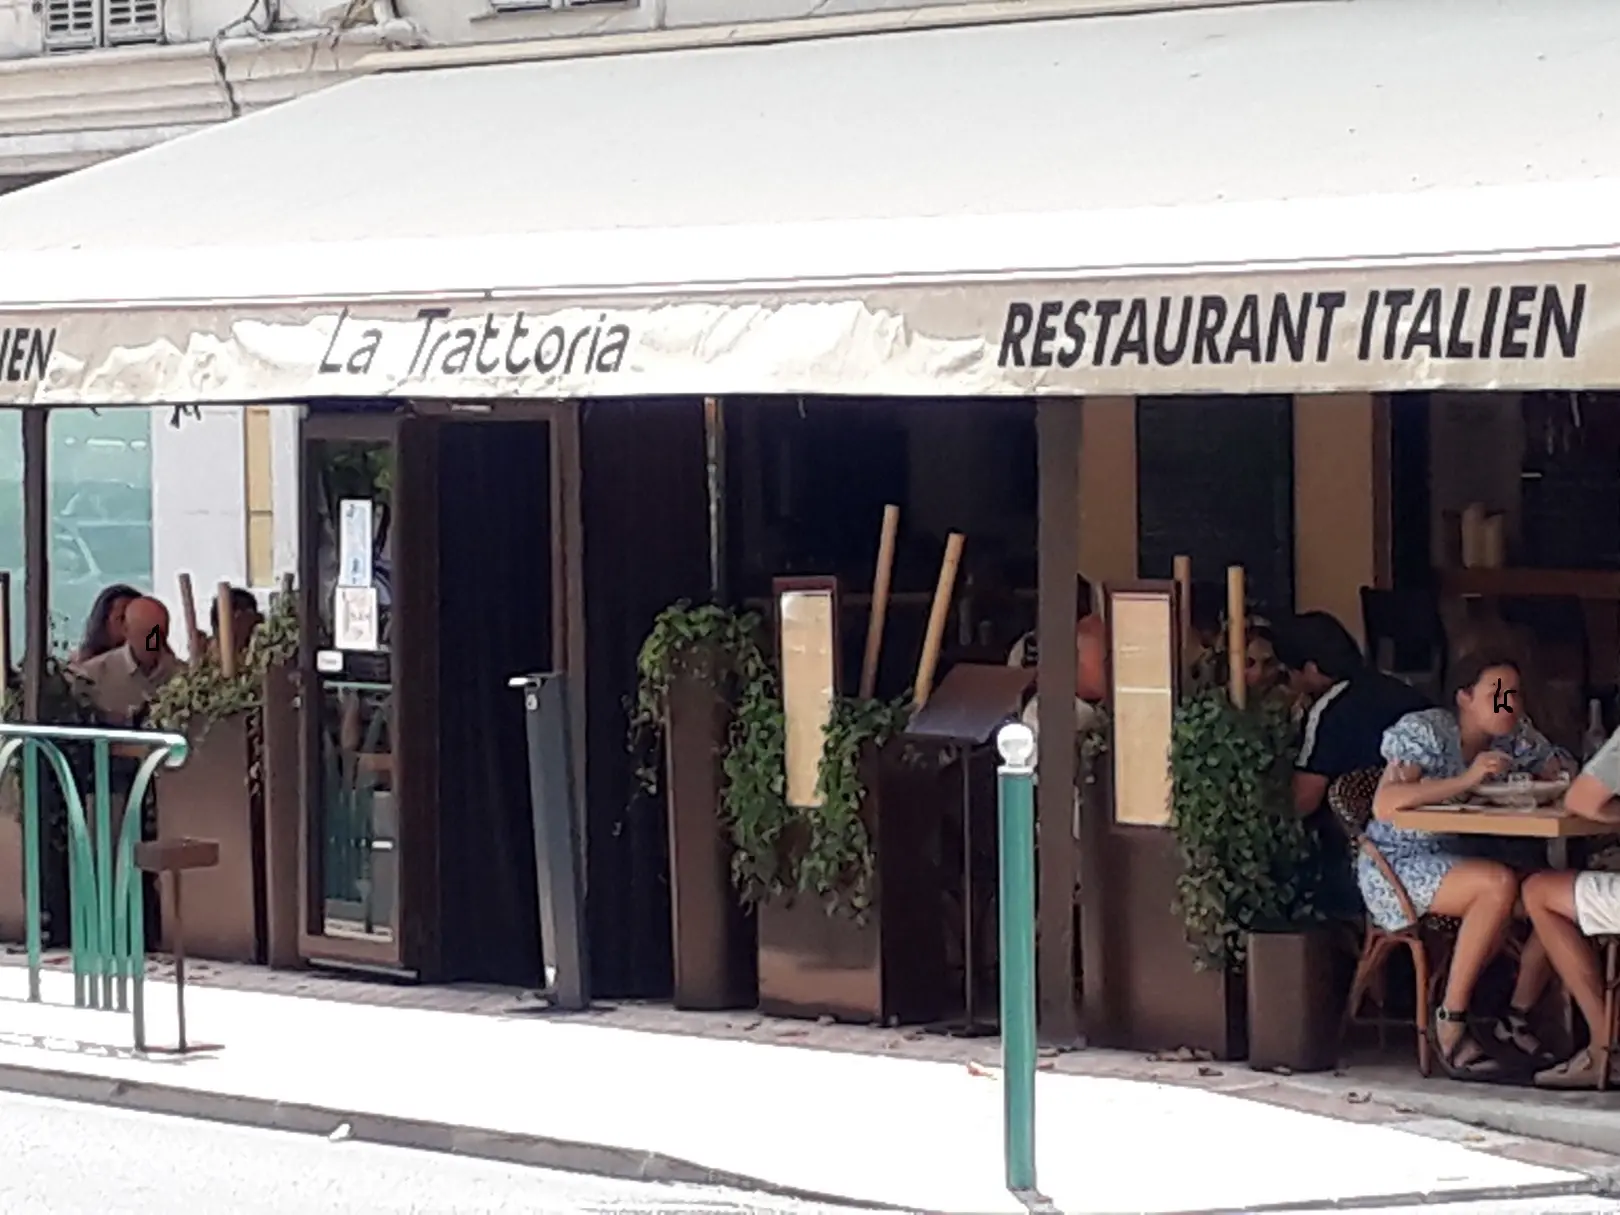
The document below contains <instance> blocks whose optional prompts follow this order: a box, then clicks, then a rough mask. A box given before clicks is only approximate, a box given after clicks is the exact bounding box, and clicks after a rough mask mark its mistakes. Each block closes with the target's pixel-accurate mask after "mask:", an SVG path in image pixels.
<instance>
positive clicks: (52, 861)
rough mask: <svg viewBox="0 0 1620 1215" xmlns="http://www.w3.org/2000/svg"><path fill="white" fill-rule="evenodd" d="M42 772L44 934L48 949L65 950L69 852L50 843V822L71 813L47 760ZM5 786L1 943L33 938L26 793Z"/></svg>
mask: <svg viewBox="0 0 1620 1215" xmlns="http://www.w3.org/2000/svg"><path fill="white" fill-rule="evenodd" d="M20 766H21V765H20V762H19V765H18V767H19V768H20ZM16 770H17V769H15V768H14V769H13V771H16ZM40 774H41V777H42V780H43V783H44V789H43V790H42V796H41V799H40V832H41V835H42V836H43V837H44V838H43V839H42V840H41V844H42V845H43V849H42V851H41V854H40V867H39V880H40V887H41V889H40V929H41V931H40V936H41V938H42V940H43V942H44V944H45V946H46V948H65V947H66V946H68V945H70V944H72V940H71V931H70V928H69V925H70V923H71V915H72V913H71V909H70V905H69V901H68V876H67V854H66V853H64V852H63V851H62V849H61V848H59V847H53V846H52V845H51V842H50V839H49V834H50V826H49V821H50V817H51V815H52V814H53V813H57V812H58V811H60V812H61V813H63V814H65V813H66V811H65V810H62V809H61V808H60V806H59V805H57V804H55V803H57V802H58V800H59V799H58V795H57V793H56V778H55V776H53V775H51V773H50V771H49V769H47V768H46V767H45V764H44V762H43V761H41V763H40ZM5 788H6V791H5V792H4V793H3V794H0V941H7V942H12V943H17V944H21V943H23V942H24V941H26V939H27V936H28V909H27V906H26V902H25V899H24V897H23V895H24V892H23V869H24V858H23V826H22V812H21V810H20V809H19V808H18V807H19V805H20V799H21V794H20V793H16V794H15V796H14V795H13V792H14V790H13V788H12V787H10V786H7V787H5Z"/></svg>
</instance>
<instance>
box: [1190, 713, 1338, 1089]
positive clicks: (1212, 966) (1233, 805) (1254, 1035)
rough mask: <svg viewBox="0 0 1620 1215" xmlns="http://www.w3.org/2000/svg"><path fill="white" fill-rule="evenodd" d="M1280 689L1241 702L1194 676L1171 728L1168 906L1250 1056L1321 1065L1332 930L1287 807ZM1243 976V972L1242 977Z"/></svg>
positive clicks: (1327, 1032)
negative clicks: (1173, 896) (1171, 902)
mask: <svg viewBox="0 0 1620 1215" xmlns="http://www.w3.org/2000/svg"><path fill="white" fill-rule="evenodd" d="M1293 739H1294V726H1293V720H1292V716H1291V714H1290V711H1289V704H1288V702H1287V699H1286V698H1285V697H1284V696H1282V695H1280V694H1277V693H1269V694H1260V695H1257V696H1255V697H1254V699H1253V701H1252V702H1251V703H1250V704H1249V705H1247V706H1246V707H1242V708H1240V707H1238V706H1236V705H1234V704H1233V703H1232V701H1231V700H1230V699H1229V697H1228V695H1227V694H1226V692H1225V690H1224V689H1223V688H1222V687H1221V686H1220V684H1218V683H1214V682H1212V681H1210V682H1200V683H1198V684H1195V687H1194V690H1193V691H1192V692H1191V693H1190V694H1189V695H1188V696H1187V697H1186V698H1185V699H1184V700H1183V702H1182V703H1181V704H1180V705H1179V706H1178V707H1177V709H1176V713H1175V719H1174V723H1173V726H1172V730H1171V744H1170V772H1171V783H1172V810H1173V819H1172V824H1173V828H1174V831H1175V834H1176V840H1177V843H1178V845H1179V848H1180V851H1181V857H1182V862H1183V865H1184V871H1183V873H1182V876H1181V878H1180V879H1179V881H1178V883H1177V910H1178V911H1179V913H1180V915H1181V917H1182V921H1183V923H1184V925H1185V928H1186V935H1187V942H1188V945H1189V947H1190V948H1191V950H1192V953H1193V962H1194V965H1195V966H1196V967H1197V968H1199V969H1201V970H1214V971H1217V972H1219V973H1220V974H1221V975H1222V976H1223V977H1224V978H1225V980H1226V981H1227V982H1228V984H1229V987H1228V993H1229V1001H1228V1009H1229V1012H1230V1013H1231V1015H1232V1016H1233V1017H1241V1018H1242V1019H1243V1025H1242V1026H1241V1027H1239V1028H1238V1029H1237V1031H1236V1032H1234V1033H1232V1034H1231V1035H1230V1037H1231V1040H1232V1041H1234V1042H1241V1041H1243V1040H1244V1039H1245V1038H1246V1039H1247V1043H1248V1055H1249V1060H1250V1063H1251V1065H1252V1066H1255V1067H1264V1068H1287V1069H1289V1070H1294V1071H1309V1070H1322V1069H1324V1068H1328V1067H1332V1066H1333V1064H1334V1058H1333V1054H1334V1051H1335V1049H1336V1045H1337V1035H1336V1027H1337V1023H1338V1009H1337V1008H1336V1007H1335V1005H1334V1000H1333V955H1332V948H1333V946H1332V938H1331V935H1330V934H1329V933H1328V931H1327V930H1326V928H1325V926H1324V925H1323V923H1322V921H1321V920H1320V918H1319V917H1318V915H1317V913H1316V911H1315V908H1314V891H1313V889H1312V888H1311V886H1312V879H1311V875H1312V874H1313V873H1314V871H1315V870H1314V865H1313V859H1314V855H1313V840H1312V837H1311V836H1310V834H1309V832H1308V830H1307V829H1306V827H1305V825H1304V824H1303V822H1302V821H1301V820H1300V817H1299V816H1298V815H1297V814H1296V813H1295V812H1294V806H1293V792H1292V778H1293V763H1294V742H1293ZM1245 981H1246V982H1245Z"/></svg>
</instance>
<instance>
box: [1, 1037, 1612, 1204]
mask: <svg viewBox="0 0 1620 1215" xmlns="http://www.w3.org/2000/svg"><path fill="white" fill-rule="evenodd" d="M0 1091H4V1092H10V1093H19V1094H22V1095H24V1096H30V1097H44V1098H49V1099H52V1100H57V1101H74V1102H80V1103H83V1104H89V1105H102V1106H107V1107H110V1108H113V1109H124V1110H133V1111H135V1112H137V1113H143V1114H163V1115H168V1116H171V1117H178V1118H193V1119H198V1120H201V1121H206V1122H218V1123H224V1124H226V1125H229V1126H245V1127H252V1128H254V1129H257V1130H271V1131H287V1132H291V1133H293V1134H301V1135H312V1136H314V1135H318V1136H321V1137H323V1138H325V1137H327V1136H330V1135H331V1134H332V1132H333V1131H335V1130H337V1129H338V1128H339V1127H342V1126H345V1125H346V1126H347V1127H348V1128H349V1131H350V1135H349V1138H351V1139H353V1140H354V1141H357V1142H361V1143H376V1144H383V1145H386V1146H389V1147H398V1148H407V1149H411V1150H414V1151H422V1152H443V1153H446V1154H448V1155H456V1156H468V1157H473V1158H475V1159H480V1160H494V1161H499V1162H501V1163H505V1164H518V1165H525V1166H528V1167H531V1168H542V1169H551V1170H555V1171H557V1172H563V1173H584V1174H589V1175H592V1176H596V1177H606V1178H609V1179H612V1180H616V1181H643V1182H655V1183H661V1184H666V1185H685V1186H714V1187H721V1188H725V1189H730V1190H741V1191H749V1192H752V1193H756V1194H766V1195H770V1196H772V1197H777V1198H785V1199H790V1200H793V1201H798V1202H806V1203H814V1204H818V1205H826V1206H833V1207H842V1208H846V1209H859V1210H869V1211H910V1210H911V1208H908V1207H903V1206H896V1205H894V1204H891V1203H883V1202H874V1201H871V1200H869V1199H859V1198H851V1197H849V1196H847V1195H842V1194H829V1193H824V1192H819V1191H814V1190H802V1189H798V1188H795V1187H792V1186H784V1185H781V1184H779V1183H777V1182H773V1181H769V1180H767V1179H765V1178H762V1177H751V1176H748V1175H746V1174H743V1173H732V1172H728V1171H726V1170H723V1169H714V1168H710V1167H708V1166H707V1165H702V1164H698V1163H696V1162H694V1161H690V1160H685V1159H682V1158H681V1157H678V1156H670V1155H667V1154H665V1153H662V1152H647V1151H640V1150H637V1149H634V1148H625V1147H614V1146H609V1145H605V1144H595V1143H585V1142H580V1141H577V1140H569V1139H557V1138H552V1137H548V1136H541V1135H526V1134H517V1133H513V1132H507V1131H492V1130H485V1129H481V1128H477V1127H465V1126H455V1125H452V1124H450V1123H444V1122H430V1121H426V1120H424V1119H419V1118H402V1117H396V1116H394V1115H392V1114H375V1113H362V1112H356V1111H352V1110H343V1109H338V1108H334V1107H330V1106H318V1105H307V1104H301V1103H297V1102H290V1101H278V1100H275V1099H273V1098H267V1097H244V1096H240V1095H236V1094H231V1093H211V1092H205V1091H200V1090H198V1089H193V1088H186V1087H184V1086H182V1085H174V1084H159V1083H153V1082H150V1081H145V1080H122V1079H110V1078H108V1077H105V1076H96V1075H91V1074H89V1073H85V1072H75V1071H64V1070H58V1069H53V1068H45V1067H27V1066H24V1065H21V1064H10V1063H8V1064H0ZM1438 1116H1441V1117H1444V1116H1445V1115H1438ZM1617 1188H1620V1187H1617V1185H1616V1178H1615V1177H1614V1176H1611V1175H1609V1174H1608V1173H1607V1171H1605V1172H1601V1173H1585V1174H1584V1175H1583V1176H1582V1177H1580V1178H1579V1179H1576V1180H1572V1181H1561V1182H1560V1181H1554V1182H1538V1183H1534V1184H1528V1185H1520V1186H1475V1187H1472V1188H1469V1189H1461V1190H1445V1191H1438V1192H1434V1193H1429V1192H1422V1191H1414V1192H1411V1193H1400V1194H1379V1195H1368V1196H1366V1197H1356V1198H1323V1199H1302V1200H1299V1201H1290V1202H1278V1203H1267V1204H1265V1205H1262V1206H1250V1207H1242V1208H1223V1207H1212V1208H1200V1209H1198V1210H1189V1211H1183V1212H1177V1213H1176V1215H1252V1213H1254V1212H1268V1211H1269V1212H1290V1213H1291V1212H1308V1211H1353V1210H1369V1211H1376V1210H1379V1209H1383V1208H1388V1207H1393V1206H1432V1207H1434V1208H1435V1209H1436V1210H1437V1211H1438V1212H1441V1213H1442V1215H1443V1212H1444V1209H1445V1207H1446V1206H1447V1205H1450V1204H1453V1203H1468V1202H1491V1201H1499V1200H1508V1199H1518V1200H1526V1199H1529V1200H1534V1199H1537V1198H1569V1197H1580V1196H1585V1195H1597V1196H1602V1195H1606V1194H1612V1193H1615V1192H1616V1190H1617ZM1028 1198H1029V1199H1030V1200H1032V1201H1028V1202H1026V1205H1027V1206H1028V1207H1029V1209H1030V1210H1031V1212H1033V1213H1035V1215H1056V1212H1057V1208H1056V1207H1054V1206H1051V1205H1050V1204H1049V1203H1047V1202H1046V1201H1045V1200H1043V1199H1042V1198H1041V1197H1040V1196H1039V1195H1030V1196H1028Z"/></svg>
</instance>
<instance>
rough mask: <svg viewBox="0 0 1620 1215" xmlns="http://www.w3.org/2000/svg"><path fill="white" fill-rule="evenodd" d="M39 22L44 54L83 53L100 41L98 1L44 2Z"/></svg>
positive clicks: (99, 7) (57, 0)
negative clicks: (41, 22) (42, 26)
mask: <svg viewBox="0 0 1620 1215" xmlns="http://www.w3.org/2000/svg"><path fill="white" fill-rule="evenodd" d="M40 19H41V20H42V21H43V23H44V26H45V31H44V33H45V49H46V50H48V51H76V50H83V49H84V48H85V47H92V46H96V45H98V44H99V43H100V42H101V28H100V27H101V5H100V3H99V0H44V5H43V7H42V8H41V9H40Z"/></svg>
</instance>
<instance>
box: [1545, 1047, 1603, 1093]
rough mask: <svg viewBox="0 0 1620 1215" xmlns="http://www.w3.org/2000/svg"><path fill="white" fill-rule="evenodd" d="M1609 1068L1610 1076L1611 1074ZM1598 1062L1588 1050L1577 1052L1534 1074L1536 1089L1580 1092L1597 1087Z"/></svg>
mask: <svg viewBox="0 0 1620 1215" xmlns="http://www.w3.org/2000/svg"><path fill="white" fill-rule="evenodd" d="M1612 1070H1613V1069H1612V1068H1611V1074H1612ZM1599 1071H1600V1069H1599V1067H1598V1061H1597V1059H1596V1057H1595V1056H1594V1055H1593V1053H1592V1051H1591V1050H1590V1049H1587V1050H1578V1051H1576V1052H1575V1053H1574V1054H1573V1055H1572V1056H1570V1057H1569V1058H1568V1059H1566V1060H1564V1061H1563V1062H1562V1063H1558V1064H1554V1065H1553V1066H1552V1067H1549V1068H1546V1069H1545V1070H1543V1071H1539V1072H1537V1073H1536V1077H1535V1085H1536V1087H1537V1088H1548V1089H1562V1090H1565V1091H1567V1092H1580V1091H1584V1090H1587V1089H1595V1088H1597V1086H1598V1075H1599Z"/></svg>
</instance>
